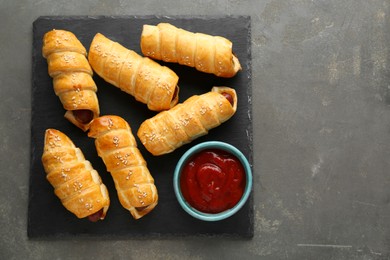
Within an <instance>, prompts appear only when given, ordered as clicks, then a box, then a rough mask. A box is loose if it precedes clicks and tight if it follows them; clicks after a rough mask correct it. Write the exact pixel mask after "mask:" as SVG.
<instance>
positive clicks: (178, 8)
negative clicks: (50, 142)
mask: <svg viewBox="0 0 390 260" xmlns="http://www.w3.org/2000/svg"><path fill="white" fill-rule="evenodd" d="M0 6H1V7H0V22H1V24H2V26H1V27H0V32H1V33H0V58H1V63H0V82H1V88H0V94H1V97H2V102H1V103H0V118H1V121H2V122H1V124H0V140H1V145H0V151H1V161H0V164H1V174H2V181H1V182H0V214H1V218H0V230H1V231H0V240H1V241H0V253H1V257H0V258H2V259H69V258H72V259H84V258H85V259H86V258H95V259H121V258H126V259H136V258H143V259H184V258H185V259H208V258H215V257H218V258H226V259H237V258H243V259H389V258H390V188H389V186H390V173H389V166H390V160H389V159H388V158H389V156H390V148H389V145H390V142H389V141H390V140H389V139H390V138H389V136H390V117H389V113H390V107H389V104H390V70H389V66H390V63H389V59H390V56H389V55H390V54H389V51H390V50H389V42H390V18H389V15H390V10H389V8H390V3H389V1H388V0H371V1H366V0H264V1H258V0H257V1H255V0H252V1H237V0H214V1H192V0H191V1H188V0H184V1H142V2H141V1H122V0H113V1H106V0H102V1H98V2H96V3H95V1H50V0H47V1H25V0H21V1H4V0H2V1H1V2H0ZM101 14H104V15H149V14H159V15H167V16H169V15H187V14H191V15H194V14H201V15H216V14H217V15H221V14H222V15H223V14H228V15H240V14H244V15H251V16H252V58H253V61H252V65H253V68H252V72H253V75H252V79H253V100H252V102H253V111H254V113H253V115H254V118H253V123H254V171H255V182H254V188H255V194H254V195H255V236H254V238H253V239H252V240H250V241H247V240H229V239H216V238H204V237H201V238H199V237H198V238H193V237H189V238H185V239H183V238H180V239H173V238H169V239H166V238H163V237H162V238H161V239H153V240H136V239H129V240H99V239H94V240H87V239H85V238H76V239H71V240H59V241H30V240H28V239H27V233H26V231H27V229H26V223H27V202H28V178H29V176H28V174H29V171H28V169H29V160H30V159H29V147H30V114H31V108H30V104H31V103H30V101H31V99H30V94H31V50H32V47H31V43H32V22H33V21H34V20H35V19H36V18H37V17H38V16H40V15H101ZM37 174H41V173H37ZM48 225H49V223H48Z"/></svg>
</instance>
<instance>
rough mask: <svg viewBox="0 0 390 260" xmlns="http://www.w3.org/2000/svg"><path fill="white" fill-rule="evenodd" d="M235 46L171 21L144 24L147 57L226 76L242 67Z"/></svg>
mask: <svg viewBox="0 0 390 260" xmlns="http://www.w3.org/2000/svg"><path fill="white" fill-rule="evenodd" d="M232 48H233V44H232V42H231V41H229V40H228V39H226V38H223V37H221V36H212V35H207V34H203V33H193V32H189V31H186V30H183V29H180V28H177V27H175V26H173V25H171V24H169V23H160V24H158V25H157V26H153V25H144V26H143V30H142V34H141V50H142V53H143V54H144V55H145V56H147V57H151V58H153V59H157V60H163V61H166V62H176V63H179V64H182V65H187V66H190V67H195V68H196V69H197V70H199V71H202V72H206V73H212V74H215V75H216V76H219V77H225V78H230V77H233V76H234V75H236V73H237V72H238V71H239V70H241V65H240V62H239V60H238V58H237V57H236V56H235V55H234V54H233V51H232Z"/></svg>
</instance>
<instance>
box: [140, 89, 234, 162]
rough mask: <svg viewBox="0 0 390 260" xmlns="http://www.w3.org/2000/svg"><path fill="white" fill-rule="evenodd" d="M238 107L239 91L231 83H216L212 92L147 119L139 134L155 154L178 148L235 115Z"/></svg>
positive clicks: (145, 144)
mask: <svg viewBox="0 0 390 260" xmlns="http://www.w3.org/2000/svg"><path fill="white" fill-rule="evenodd" d="M236 110H237V95H236V92H235V90H234V89H232V88H228V87H213V88H212V90H211V91H210V92H208V93H205V94H203V95H200V96H197V95H195V96H192V97H190V98H189V99H187V100H186V101H184V103H181V104H178V105H176V106H175V107H173V108H171V109H170V110H168V111H163V112H160V113H158V114H157V115H155V116H154V117H152V118H150V119H147V120H145V121H144V122H143V123H142V124H141V126H140V127H139V129H138V133H137V135H138V137H139V138H140V140H141V142H142V144H143V145H144V146H145V148H146V149H147V150H148V151H149V152H150V153H152V154H153V155H162V154H166V153H170V152H172V151H174V150H175V149H176V148H178V147H180V146H182V145H183V144H186V143H189V142H191V141H192V140H194V139H196V138H198V137H200V136H203V135H206V134H207V133H208V131H209V130H210V129H212V128H215V127H217V126H219V125H220V124H222V123H223V122H225V121H227V120H228V119H229V118H231V117H232V116H233V115H234V113H235V112H236Z"/></svg>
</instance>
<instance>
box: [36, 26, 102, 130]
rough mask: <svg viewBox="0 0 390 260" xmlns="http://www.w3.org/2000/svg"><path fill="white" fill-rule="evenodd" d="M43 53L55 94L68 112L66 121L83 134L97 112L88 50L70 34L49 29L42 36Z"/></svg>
mask: <svg viewBox="0 0 390 260" xmlns="http://www.w3.org/2000/svg"><path fill="white" fill-rule="evenodd" d="M42 54H43V57H44V58H46V59H47V63H48V71H49V75H50V77H52V78H53V86H54V92H55V94H56V95H57V96H58V97H59V98H60V100H61V102H62V105H63V107H64V109H65V110H67V112H66V113H65V118H66V119H68V120H69V121H70V122H72V123H73V124H75V125H76V126H78V127H79V128H81V129H82V130H83V131H86V130H87V129H88V125H89V123H90V122H91V121H92V119H94V118H96V117H98V116H99V112H100V110H99V102H98V98H97V95H96V92H97V87H96V84H95V82H94V81H93V79H92V73H93V72H92V68H91V66H90V65H89V63H88V60H87V58H86V55H87V51H86V50H85V48H84V46H83V45H82V44H81V42H80V41H79V40H78V39H77V38H76V36H75V35H74V34H73V33H72V32H69V31H64V30H52V31H49V32H47V33H46V34H45V35H44V37H43V47H42Z"/></svg>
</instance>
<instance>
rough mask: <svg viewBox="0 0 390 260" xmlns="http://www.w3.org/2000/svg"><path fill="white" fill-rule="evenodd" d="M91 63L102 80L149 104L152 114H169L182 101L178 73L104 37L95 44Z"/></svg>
mask: <svg viewBox="0 0 390 260" xmlns="http://www.w3.org/2000/svg"><path fill="white" fill-rule="evenodd" d="M88 59H89V63H90V64H91V66H92V68H93V70H94V71H95V72H96V73H97V74H98V75H99V76H100V77H102V78H103V79H104V80H105V81H107V82H108V83H110V84H112V85H114V86H116V87H118V88H119V89H121V90H122V91H124V92H126V93H128V94H130V95H132V96H133V97H135V99H136V100H137V101H140V102H142V103H145V104H147V106H148V108H149V109H150V110H153V111H162V110H167V109H169V108H171V107H173V106H174V105H176V104H177V102H178V100H179V98H178V94H179V87H178V85H177V83H178V80H179V77H178V76H177V75H176V73H174V72H173V71H172V70H171V69H169V68H168V67H165V66H161V65H160V64H158V63H157V62H155V61H153V60H151V59H149V58H147V57H142V56H140V55H138V54H137V53H136V52H134V51H132V50H129V49H126V48H125V47H123V46H122V45H120V44H119V43H117V42H114V41H112V40H110V39H108V38H106V37H105V36H104V35H102V34H100V33H98V34H96V35H95V37H94V38H93V40H92V43H91V46H90V48H89V55H88Z"/></svg>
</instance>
